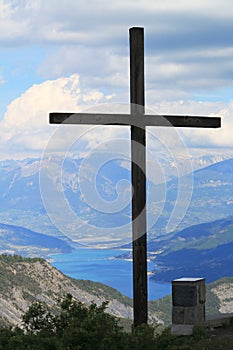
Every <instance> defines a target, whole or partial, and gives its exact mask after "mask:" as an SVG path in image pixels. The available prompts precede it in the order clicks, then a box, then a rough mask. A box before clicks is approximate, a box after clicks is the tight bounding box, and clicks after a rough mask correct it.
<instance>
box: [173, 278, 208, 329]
mask: <svg viewBox="0 0 233 350" xmlns="http://www.w3.org/2000/svg"><path fill="white" fill-rule="evenodd" d="M205 301H206V289H205V279H204V278H190V277H188V278H179V279H176V280H173V281H172V324H184V325H193V324H196V323H200V322H204V321H205Z"/></svg>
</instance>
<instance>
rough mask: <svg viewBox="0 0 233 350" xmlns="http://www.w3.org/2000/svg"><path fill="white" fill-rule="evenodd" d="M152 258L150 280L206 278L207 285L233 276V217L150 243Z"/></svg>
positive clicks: (200, 225) (187, 229)
mask: <svg viewBox="0 0 233 350" xmlns="http://www.w3.org/2000/svg"><path fill="white" fill-rule="evenodd" d="M148 250H149V252H150V253H149V254H151V256H152V257H153V258H155V255H153V252H154V251H159V254H157V255H156V258H155V259H154V262H155V265H156V267H155V273H154V276H153V277H152V279H155V280H160V281H170V280H172V279H175V278H179V277H182V276H194V277H200V276H201V277H202V276H203V277H206V280H207V281H208V282H211V281H214V280H216V279H218V278H221V277H224V276H233V270H232V266H233V216H231V217H229V218H226V219H221V220H216V221H213V222H208V223H203V224H199V225H194V226H191V227H188V228H186V229H184V230H182V231H180V232H176V233H175V234H173V235H171V236H170V237H167V239H164V240H161V241H159V240H157V241H155V242H150V243H149V247H148Z"/></svg>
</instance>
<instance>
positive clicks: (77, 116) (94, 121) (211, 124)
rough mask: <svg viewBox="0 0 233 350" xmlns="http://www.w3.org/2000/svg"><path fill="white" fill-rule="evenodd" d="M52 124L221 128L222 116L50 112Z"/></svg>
mask: <svg viewBox="0 0 233 350" xmlns="http://www.w3.org/2000/svg"><path fill="white" fill-rule="evenodd" d="M49 121H50V123H51V124H83V125H90V124H91V125H129V126H131V125H135V126H139V127H145V126H166V127H171V126H173V127H189V128H220V127H221V118H219V117H204V116H183V115H180V116H176V115H144V114H135V115H134V114H118V113H116V114H107V113H106V114H105V113H50V120H49Z"/></svg>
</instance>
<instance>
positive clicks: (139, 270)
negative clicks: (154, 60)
mask: <svg viewBox="0 0 233 350" xmlns="http://www.w3.org/2000/svg"><path fill="white" fill-rule="evenodd" d="M144 96H145V92H144V30H143V28H131V29H130V102H131V113H136V114H137V118H143V117H144V105H145V97H144ZM145 146H146V133H145V127H142V128H141V127H138V126H137V121H136V120H135V125H132V126H131V157H132V158H131V169H132V175H131V176H132V186H133V198H132V231H133V302H134V326H135V327H137V326H138V325H140V324H143V323H147V317H148V316H147V313H148V311H147V308H148V305H147V304H148V300H147V299H148V298H147V237H146V231H147V229H146V147H145Z"/></svg>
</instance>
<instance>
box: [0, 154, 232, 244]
mask: <svg viewBox="0 0 233 350" xmlns="http://www.w3.org/2000/svg"><path fill="white" fill-rule="evenodd" d="M226 158H227V156H226ZM224 159H225V156H224V155H223V156H222V157H220V156H218V157H215V156H209V157H205V158H203V157H199V158H198V157H197V158H196V159H195V162H194V163H195V164H196V165H195V166H196V167H198V166H199V167H200V166H203V165H208V164H210V165H209V166H207V167H204V168H202V169H199V170H197V171H195V172H194V174H193V179H194V186H193V189H192V199H191V202H190V203H189V205H190V206H189V209H188V211H187V213H186V215H185V217H184V219H183V221H182V223H181V225H180V226H179V228H178V229H179V230H181V229H182V228H186V227H189V226H191V225H196V224H199V223H202V222H208V221H214V220H216V219H221V218H226V217H228V216H230V215H231V214H232V212H233V188H232V183H233V158H230V159H225V160H224ZM98 161H99V159H98V158H97V159H95V160H94V162H96V163H98ZM167 161H168V160H167ZM216 162H217V163H216ZM58 163H59V159H58V158H57V157H54V158H52V159H45V161H44V164H43V166H44V167H45V169H46V171H47V172H45V173H44V174H45V177H47V178H46V181H47V184H48V193H49V190H50V188H53V189H54V192H56V193H55V194H60V193H62V194H64V198H65V201H67V203H68V205H69V206H70V208H71V209H72V210H73V211H74V212H75V213H76V215H77V218H78V219H79V223H78V224H77V223H76V222H72V220H71V221H70V220H69V218H67V217H66V216H65V215H64V213H63V211H62V209H61V211H60V212H59V211H58V212H57V213H56V217H55V221H56V220H58V221H59V222H60V223H61V224H62V225H63V226H64V227H65V228H66V232H69V233H70V234H71V236H72V234H73V235H76V236H78V235H79V234H80V236H82V237H84V236H85V235H87V236H88V235H89V237H90V240H91V239H92V238H91V237H93V239H94V236H95V234H96V232H95V230H94V229H92V231H91V230H90V227H92V228H95V227H97V228H99V229H100V230H101V229H102V228H103V229H105V231H104V232H105V233H104V237H103V238H104V239H107V240H108V239H111V236H110V231H111V228H112V227H113V228H114V227H119V236H120V235H124V234H125V231H124V230H122V232H121V226H122V225H125V224H127V223H128V224H129V227H130V216H131V207H130V191H129V189H130V187H126V188H125V190H124V192H123V197H124V198H123V199H125V198H126V197H127V198H126V199H127V200H128V202H129V204H127V205H126V206H125V207H124V208H123V209H122V210H119V211H118V212H115V213H114V212H112V213H109V211H108V210H107V211H106V213H103V212H101V211H99V210H98V208H99V207H98V200H99V197H100V198H102V199H103V201H104V202H105V206H106V208H107V209H108V202H109V203H110V205H111V203H112V202H114V201H116V200H117V198H118V192H117V184H118V183H119V181H121V180H126V181H128V183H129V181H130V171H129V169H128V168H127V167H124V166H122V164H121V162H120V161H118V160H116V161H113V162H109V163H107V164H105V165H104V166H103V167H101V168H100V169H99V172H98V174H95V173H94V179H96V187H95V189H96V192H97V196H96V197H95V196H94V193H93V191H92V188H91V181H92V180H89V178H88V177H89V176H90V175H93V174H92V171H93V169H92V168H91V167H89V169H86V171H85V172H84V173H85V176H86V179H85V181H86V182H85V183H84V184H85V186H84V187H85V188H86V189H88V188H89V185H90V190H89V192H88V191H87V193H88V195H89V196H90V198H91V197H92V194H93V198H92V199H93V202H92V204H93V205H92V204H91V205H89V203H87V202H86V201H85V196H83V193H82V191H81V190H80V187H79V169H80V165H81V163H82V159H71V158H67V159H66V160H65V162H64V164H63V170H62V177H61V179H59V178H58V177H57V172H56V171H57V167H58ZM213 163H214V164H213ZM168 164H169V162H168ZM40 166H41V164H40V159H26V160H21V161H4V162H0V222H2V223H5V224H13V225H16V226H21V227H26V228H28V229H30V230H33V231H36V232H43V233H44V234H49V235H53V236H57V237H59V238H62V239H63V238H65V237H64V235H62V233H61V232H59V231H58V229H57V228H56V227H55V226H54V224H53V223H52V222H51V220H50V218H49V217H48V215H47V213H46V210H45V208H44V205H43V201H42V198H41V191H40V190H41V187H40V183H39V172H40ZM171 168H172V169H174V164H173V166H171ZM169 169H170V167H169V166H168V170H167V171H168V178H169V171H170V170H169ZM95 175H96V178H95ZM170 178H171V180H170V181H169V182H168V183H167V184H166V186H165V185H161V184H159V185H155V184H153V183H151V182H150V184H149V185H150V190H151V193H152V194H153V195H152V199H151V201H150V203H149V204H148V215H149V217H152V218H153V216H154V214H155V211H156V207H157V204H158V203H159V201H160V199H161V198H160V194H161V191H162V190H164V189H166V198H165V199H166V202H165V205H164V208H163V211H162V213H161V215H160V218H159V220H158V221H157V222H156V223H155V225H154V226H153V227H152V228H151V230H150V232H149V234H150V237H156V236H161V235H163V234H165V231H166V230H165V229H166V225H167V222H168V220H169V217H170V215H171V211H172V209H173V208H174V205H175V203H176V198H177V194H178V192H179V191H180V192H183V193H184V192H185V191H189V190H190V189H189V188H187V187H185V186H183V187H182V186H181V187H180V186H179V181H178V180H177V179H176V178H175V177H174V175H173V174H172V172H171V173H170ZM92 179H93V177H92ZM88 181H89V182H88ZM154 194H155V195H154ZM98 196H99V197H98ZM127 200H126V202H127ZM50 202H51V204H52V206H54V207H56V206H58V207H59V201H57V200H56V195H55V196H54V197H51V199H50ZM106 208H105V209H106ZM80 222H81V223H80ZM108 229H109V231H108ZM129 230H130V229H129ZM117 232H118V231H117ZM108 234H109V236H108ZM128 234H129V233H128ZM114 235H115V233H114ZM113 238H115V236H113Z"/></svg>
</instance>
